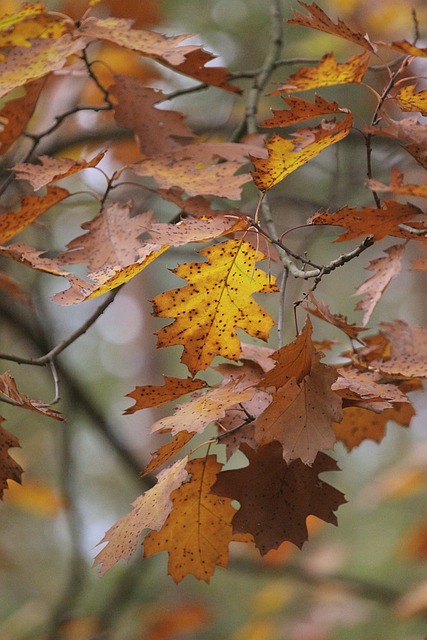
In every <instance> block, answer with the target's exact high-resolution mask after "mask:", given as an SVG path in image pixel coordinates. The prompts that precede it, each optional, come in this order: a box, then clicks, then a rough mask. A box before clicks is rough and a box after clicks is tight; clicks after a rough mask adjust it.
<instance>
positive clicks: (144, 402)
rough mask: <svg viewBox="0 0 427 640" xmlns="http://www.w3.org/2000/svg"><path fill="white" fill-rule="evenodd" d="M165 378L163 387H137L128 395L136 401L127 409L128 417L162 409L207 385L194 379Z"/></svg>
mask: <svg viewBox="0 0 427 640" xmlns="http://www.w3.org/2000/svg"><path fill="white" fill-rule="evenodd" d="M164 378H165V384H164V385H163V386H157V385H154V384H148V385H144V386H142V387H135V389H134V390H133V391H131V392H130V393H128V394H126V397H127V398H133V399H134V400H135V404H134V405H133V406H132V407H129V409H126V411H124V413H125V414H126V415H127V414H129V413H135V411H140V410H141V409H148V408H151V407H161V406H162V405H163V404H166V403H167V402H170V401H171V400H176V398H181V397H182V396H185V395H186V394H187V393H191V392H192V391H196V390H197V389H201V388H202V387H204V386H205V384H206V383H205V382H204V381H203V380H194V379H193V378H186V379H184V380H183V379H182V378H173V377H170V376H164Z"/></svg>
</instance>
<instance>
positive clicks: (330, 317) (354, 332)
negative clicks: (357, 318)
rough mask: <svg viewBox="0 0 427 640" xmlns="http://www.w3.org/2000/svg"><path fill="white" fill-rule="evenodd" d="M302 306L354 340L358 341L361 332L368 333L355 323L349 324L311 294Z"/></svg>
mask: <svg viewBox="0 0 427 640" xmlns="http://www.w3.org/2000/svg"><path fill="white" fill-rule="evenodd" d="M302 306H303V307H304V309H307V311H309V312H310V313H311V314H312V315H314V316H316V317H317V318H321V319H322V320H325V322H329V324H332V325H333V326H334V327H337V328H338V329H341V331H344V333H345V334H346V335H348V337H349V338H351V339H352V340H356V339H357V336H358V335H359V333H360V332H361V331H366V329H365V328H364V327H358V326H356V325H355V324H354V323H353V324H349V322H348V320H347V318H346V317H345V316H343V315H341V314H340V313H331V311H330V310H329V308H328V305H327V304H326V303H325V302H322V301H321V300H316V298H315V297H314V295H313V293H311V292H310V293H309V295H308V297H307V298H306V299H305V300H304V302H303V303H302Z"/></svg>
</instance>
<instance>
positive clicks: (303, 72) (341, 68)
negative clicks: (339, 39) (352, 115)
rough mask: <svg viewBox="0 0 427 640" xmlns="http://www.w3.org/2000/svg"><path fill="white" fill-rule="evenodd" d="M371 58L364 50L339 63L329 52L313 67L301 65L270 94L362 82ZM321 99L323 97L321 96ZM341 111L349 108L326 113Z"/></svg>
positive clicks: (343, 111) (346, 110)
mask: <svg viewBox="0 0 427 640" xmlns="http://www.w3.org/2000/svg"><path fill="white" fill-rule="evenodd" d="M369 59H370V55H369V53H368V52H367V51H364V52H363V53H361V54H360V55H358V56H353V57H352V58H350V60H348V62H342V63H339V62H337V61H336V59H335V56H334V54H333V53H327V54H326V55H324V56H323V58H322V59H321V61H320V62H319V64H317V65H315V66H313V67H301V68H300V69H299V70H298V71H297V72H296V73H294V74H292V75H291V76H289V78H288V79H287V81H286V83H285V84H284V85H282V86H281V87H279V88H278V89H276V90H275V91H272V92H271V94H270V95H275V94H278V93H294V92H295V91H307V90H308V89H317V88H318V87H327V86H331V85H336V84H346V85H347V84H351V83H352V82H354V83H359V82H362V79H363V76H364V75H365V73H366V71H367V69H368V65H369ZM320 100H323V99H322V98H321V99H320ZM323 102H326V101H323ZM326 104H328V103H326ZM335 104H336V103H335ZM337 106H338V105H337ZM324 107H325V106H324ZM324 107H323V108H324ZM340 112H341V113H348V109H339V108H338V109H335V110H334V111H324V113H340ZM320 113H321V112H320ZM315 115H318V114H315ZM309 117H313V116H309ZM304 119H306V118H304ZM264 126H265V124H264Z"/></svg>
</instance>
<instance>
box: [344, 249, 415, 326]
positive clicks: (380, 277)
mask: <svg viewBox="0 0 427 640" xmlns="http://www.w3.org/2000/svg"><path fill="white" fill-rule="evenodd" d="M404 251H405V245H404V244H395V245H393V246H392V247H389V248H388V249H384V252H385V253H386V254H387V256H386V257H385V258H376V259H375V260H371V262H370V263H369V267H367V269H369V270H370V271H374V272H375V273H374V275H373V276H371V277H370V278H368V280H366V281H365V282H363V283H362V284H361V285H360V287H359V288H358V289H357V291H356V292H355V293H354V295H355V296H359V295H363V296H364V297H363V299H362V300H359V302H358V303H357V304H356V307H355V308H356V309H359V310H361V311H364V312H365V313H364V315H363V325H364V326H366V325H367V324H368V322H369V319H370V317H371V315H372V312H373V310H374V308H375V306H376V305H377V303H378V302H379V301H380V300H381V297H382V295H383V293H384V291H385V290H386V288H387V287H388V285H389V284H390V282H391V281H392V280H393V278H395V277H396V276H397V275H399V273H400V271H401V269H402V259H403V253H404Z"/></svg>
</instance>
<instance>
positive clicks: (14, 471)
mask: <svg viewBox="0 0 427 640" xmlns="http://www.w3.org/2000/svg"><path fill="white" fill-rule="evenodd" d="M2 422H4V418H2V417H0V499H1V500H3V493H4V490H5V489H7V488H8V487H7V481H8V480H14V481H15V482H18V483H19V484H21V475H22V473H23V469H22V467H21V466H20V465H19V464H18V463H17V462H16V461H15V460H14V459H13V458H12V457H11V456H10V455H9V449H10V448H11V447H20V446H21V445H20V444H19V441H18V438H16V437H15V436H14V435H13V434H12V433H9V431H6V429H4V428H3V427H2V426H1V424H2Z"/></svg>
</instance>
